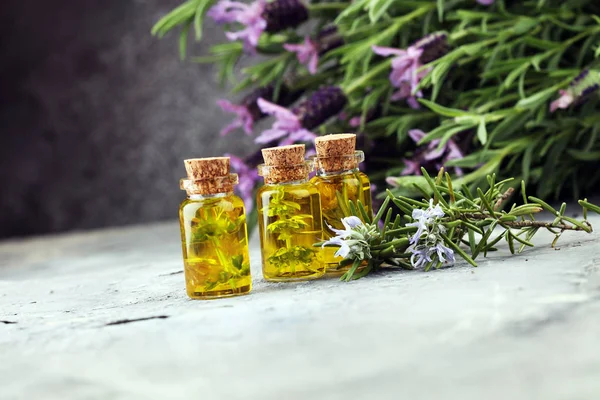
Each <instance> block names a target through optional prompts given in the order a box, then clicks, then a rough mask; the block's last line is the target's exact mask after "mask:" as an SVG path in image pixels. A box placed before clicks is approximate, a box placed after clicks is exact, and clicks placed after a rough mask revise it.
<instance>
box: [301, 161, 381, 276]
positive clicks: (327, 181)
mask: <svg viewBox="0 0 600 400" xmlns="http://www.w3.org/2000/svg"><path fill="white" fill-rule="evenodd" d="M311 183H312V184H313V185H314V186H315V187H316V188H317V190H318V191H319V193H320V194H321V207H322V212H323V222H324V223H323V238H324V239H325V240H327V239H330V238H332V237H333V236H335V233H334V232H333V231H332V230H331V229H329V226H332V227H333V228H335V229H344V225H343V224H342V218H344V212H343V209H344V208H347V204H348V200H352V201H353V202H355V203H356V202H357V201H358V200H360V202H361V203H362V204H363V206H364V207H365V210H366V211H367V214H368V215H372V213H373V211H372V205H371V182H370V181H369V177H368V176H367V175H365V174H364V173H362V172H360V171H359V170H358V169H355V170H352V171H347V172H344V173H338V174H331V175H317V176H315V177H313V178H312V179H311ZM336 192H337V193H338V194H336ZM338 197H341V198H343V199H344V202H345V204H343V205H340V204H339V203H338ZM323 250H324V252H323V259H324V262H325V266H326V268H327V275H333V276H338V275H342V274H343V273H344V272H346V271H347V270H348V269H350V266H347V267H340V266H339V262H340V261H342V257H336V256H335V252H336V251H337V248H336V247H325V248H324V249H323Z"/></svg>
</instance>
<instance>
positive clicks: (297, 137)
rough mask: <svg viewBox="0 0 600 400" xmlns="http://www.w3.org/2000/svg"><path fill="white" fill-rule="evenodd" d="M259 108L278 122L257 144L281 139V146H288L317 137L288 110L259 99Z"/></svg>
mask: <svg viewBox="0 0 600 400" xmlns="http://www.w3.org/2000/svg"><path fill="white" fill-rule="evenodd" d="M258 106H259V107H260V109H261V110H262V112H264V113H265V114H269V115H273V116H275V118H276V121H275V123H274V124H273V127H272V128H271V129H267V130H266V131H264V132H263V133H261V134H260V135H259V136H258V137H257V138H256V140H255V141H256V143H269V142H272V141H274V140H279V139H281V141H280V142H279V145H280V146H286V145H289V144H292V143H294V142H297V141H305V142H308V141H311V140H313V139H314V138H315V137H317V135H315V134H314V133H312V132H311V131H309V130H308V129H304V128H303V127H302V123H301V121H300V118H298V117H297V116H296V115H294V113H293V112H291V111H290V110H288V109H287V108H283V107H281V106H278V105H277V104H273V103H270V102H268V101H266V100H264V99H258Z"/></svg>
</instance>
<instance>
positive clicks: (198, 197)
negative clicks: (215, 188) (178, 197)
mask: <svg viewBox="0 0 600 400" xmlns="http://www.w3.org/2000/svg"><path fill="white" fill-rule="evenodd" d="M232 195H233V192H222V193H215V194H200V193H188V196H187V197H188V199H190V200H206V199H217V198H221V197H228V196H232Z"/></svg>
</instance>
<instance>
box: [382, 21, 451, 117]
mask: <svg viewBox="0 0 600 400" xmlns="http://www.w3.org/2000/svg"><path fill="white" fill-rule="evenodd" d="M372 49H373V52H374V53H375V54H378V55H380V56H384V57H388V56H395V57H394V59H393V60H392V72H391V73H390V82H391V84H392V86H394V87H395V88H397V89H398V91H397V92H396V93H394V94H393V95H392V97H391V100H392V101H396V100H403V99H406V102H407V103H408V105H409V106H410V107H411V108H413V109H418V108H420V107H421V106H420V105H419V103H418V102H417V97H423V93H422V91H421V90H418V89H417V86H418V85H419V82H420V81H421V79H423V78H424V77H425V76H426V75H427V74H428V73H429V72H430V71H431V68H426V69H423V70H419V69H420V68H421V67H422V66H423V65H425V64H427V63H430V62H431V61H433V60H436V59H437V58H439V57H441V56H442V55H444V54H445V53H446V52H447V51H448V44H447V36H446V34H445V33H432V34H430V35H427V36H425V37H423V38H422V39H420V40H418V41H416V42H415V43H413V44H412V45H411V46H409V47H408V48H407V49H406V50H404V49H395V48H393V47H380V46H372Z"/></svg>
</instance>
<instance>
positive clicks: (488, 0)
mask: <svg viewBox="0 0 600 400" xmlns="http://www.w3.org/2000/svg"><path fill="white" fill-rule="evenodd" d="M495 1H496V0H477V2H478V3H479V4H483V5H484V6H491V5H492V4H494V2H495Z"/></svg>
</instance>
